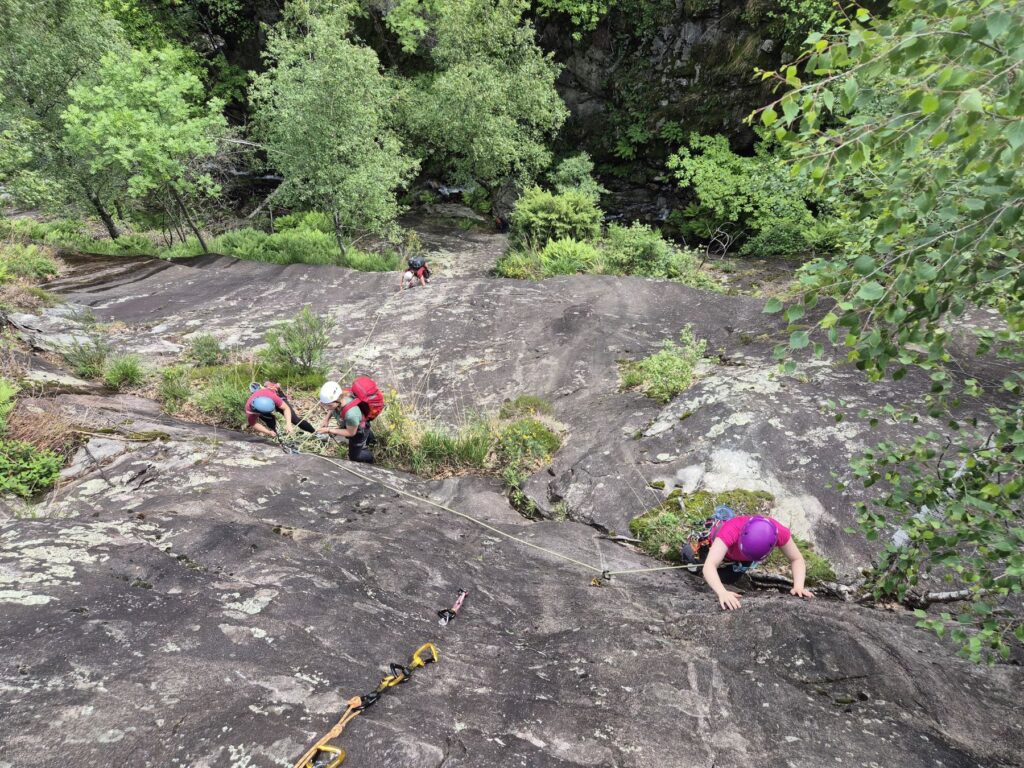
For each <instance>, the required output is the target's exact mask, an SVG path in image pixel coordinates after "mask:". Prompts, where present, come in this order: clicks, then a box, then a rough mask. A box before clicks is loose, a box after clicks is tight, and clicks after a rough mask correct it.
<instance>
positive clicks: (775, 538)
mask: <svg viewBox="0 0 1024 768" xmlns="http://www.w3.org/2000/svg"><path fill="white" fill-rule="evenodd" d="M710 537H711V549H710V550H708V553H707V559H706V560H704V569H703V571H702V573H703V574H704V580H705V581H706V582H707V583H708V586H709V587H711V589H713V590H714V592H715V595H716V596H717V597H718V604H719V605H721V606H722V610H730V611H733V610H736V609H737V608H739V607H740V596H739V594H738V593H736V592H730V591H729V590H728V589H726V588H725V586H724V585H723V584H722V578H721V576H720V575H719V573H718V566H719V565H720V564H721V563H722V562H723V561H726V562H733V563H741V564H745V565H750V564H751V563H755V562H759V561H761V560H764V559H765V558H766V557H768V555H770V554H771V552H772V550H773V549H775V547H779V549H781V550H782V554H784V555H785V556H786V557H788V558H789V566H790V568H792V569H793V588H792V589H791V590H789V593H790V594H791V595H795V596H797V597H803V598H813V597H814V594H813V593H812V592H811V591H810V590H808V589H804V579H805V578H806V575H807V565H806V563H804V556H803V555H801V554H800V550H799V549H797V546H796V544H795V543H794V542H793V536H792V534H791V533H790V532H789V528H787V527H786V526H784V525H783V524H782V523H780V522H779V521H778V520H775V519H774V518H771V517H761V516H754V517H751V516H749V515H739V516H737V517H733V518H730V519H728V520H726V521H724V522H722V523H719V524H718V525H716V526H715V527H714V528H713V529H712V531H711V534H710Z"/></svg>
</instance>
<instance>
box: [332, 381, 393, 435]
mask: <svg viewBox="0 0 1024 768" xmlns="http://www.w3.org/2000/svg"><path fill="white" fill-rule="evenodd" d="M345 391H346V392H350V393H351V394H352V397H353V399H352V400H350V401H349V402H347V403H345V405H344V406H342V408H341V413H340V416H341V421H342V423H344V421H345V414H346V413H347V412H348V410H349V409H350V408H352V407H354V406H356V405H358V406H359V410H361V411H362V412H363V421H362V424H366V422H368V421H373V420H374V419H376V418H377V417H378V416H380V412H381V411H383V410H384V395H382V394H381V392H380V389H379V388H378V387H377V382H375V381H374V380H373V379H371V378H370V377H368V376H360V377H359V378H357V379H356V380H355V381H353V382H352V387H351V388H349V389H346V390H345ZM362 424H360V426H362Z"/></svg>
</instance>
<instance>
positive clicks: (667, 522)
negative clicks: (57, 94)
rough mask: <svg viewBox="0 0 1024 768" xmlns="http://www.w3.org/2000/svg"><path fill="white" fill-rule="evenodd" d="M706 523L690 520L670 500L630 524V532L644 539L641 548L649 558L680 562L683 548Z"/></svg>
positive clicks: (676, 504)
mask: <svg viewBox="0 0 1024 768" xmlns="http://www.w3.org/2000/svg"><path fill="white" fill-rule="evenodd" d="M704 519H705V518H700V519H699V520H697V519H687V518H686V517H684V516H683V515H682V513H681V512H680V510H679V503H678V502H677V501H675V500H669V501H666V502H665V503H663V504H659V505H658V506H656V507H654V509H650V510H648V511H647V512H645V513H644V514H642V515H640V516H639V517H635V518H633V519H632V520H630V521H629V532H630V533H632V534H633V536H635V537H636V538H638V539H640V542H641V544H640V548H641V549H642V550H643V551H644V552H646V553H647V554H649V555H653V556H654V557H660V558H663V559H665V560H668V561H670V562H678V561H679V559H680V558H679V547H680V546H682V544H683V543H684V542H685V541H686V540H687V536H688V534H689V533H690V531H691V530H693V529H694V528H695V527H696V526H697V525H699V524H700V522H701V521H702V520H704Z"/></svg>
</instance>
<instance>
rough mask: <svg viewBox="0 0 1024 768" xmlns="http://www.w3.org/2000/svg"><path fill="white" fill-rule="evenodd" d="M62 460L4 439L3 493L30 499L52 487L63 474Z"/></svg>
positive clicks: (0, 457) (0, 452)
mask: <svg viewBox="0 0 1024 768" xmlns="http://www.w3.org/2000/svg"><path fill="white" fill-rule="evenodd" d="M60 467H61V459H60V457H59V456H57V454H55V453H53V452H52V451H45V450H39V449H37V448H36V447H35V446H33V445H31V444H30V443H23V442H21V441H19V440H0V493H15V494H17V495H18V496H23V497H25V498H28V497H30V496H34V495H35V494H37V493H39V492H41V491H45V490H46V489H47V488H50V487H51V486H52V485H53V484H54V483H55V482H56V480H57V476H58V475H59V474H60Z"/></svg>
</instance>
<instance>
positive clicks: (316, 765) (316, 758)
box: [302, 745, 345, 768]
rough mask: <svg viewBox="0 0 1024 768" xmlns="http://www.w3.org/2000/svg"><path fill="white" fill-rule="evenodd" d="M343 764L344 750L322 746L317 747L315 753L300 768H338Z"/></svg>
mask: <svg viewBox="0 0 1024 768" xmlns="http://www.w3.org/2000/svg"><path fill="white" fill-rule="evenodd" d="M343 762H345V750H344V749H341V748H340V747H329V746H327V745H324V746H322V747H317V750H316V753H315V754H314V755H313V756H312V757H311V758H309V760H307V761H306V764H305V765H304V766H302V768H338V766H339V765H341V764H342V763H343Z"/></svg>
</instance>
